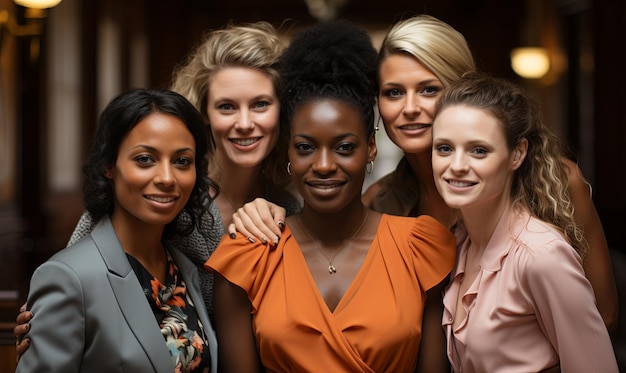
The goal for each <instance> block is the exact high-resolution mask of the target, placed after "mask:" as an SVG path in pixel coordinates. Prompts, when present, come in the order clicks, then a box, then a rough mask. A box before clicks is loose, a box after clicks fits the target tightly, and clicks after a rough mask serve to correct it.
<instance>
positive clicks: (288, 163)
mask: <svg viewBox="0 0 626 373" xmlns="http://www.w3.org/2000/svg"><path fill="white" fill-rule="evenodd" d="M287 173H288V174H289V176H291V162H287Z"/></svg>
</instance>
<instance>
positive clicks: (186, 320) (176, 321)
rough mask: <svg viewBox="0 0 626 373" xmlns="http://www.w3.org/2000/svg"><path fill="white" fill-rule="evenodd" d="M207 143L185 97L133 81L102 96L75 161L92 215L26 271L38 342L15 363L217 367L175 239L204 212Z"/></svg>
mask: <svg viewBox="0 0 626 373" xmlns="http://www.w3.org/2000/svg"><path fill="white" fill-rule="evenodd" d="M207 151H208V142H207V134H206V126H205V125H204V121H203V120H202V117H201V116H200V114H199V113H198V111H197V110H196V109H195V108H194V107H193V105H191V103H189V101H187V100H186V99H185V98H184V97H183V96H181V95H179V94H177V93H174V92H171V91H147V90H141V89H138V90H132V91H129V92H126V93H123V94H121V95H119V96H118V97H116V98H115V99H113V100H112V101H111V103H110V104H109V105H108V106H107V107H106V109H105V110H104V111H103V113H102V115H101V116H100V120H99V123H98V126H97V128H96V132H95V134H94V137H93V142H92V145H91V148H90V151H89V154H88V156H87V159H86V162H85V165H84V167H83V171H84V174H85V181H84V193H85V198H84V200H85V208H86V209H87V211H88V212H89V214H90V216H91V217H92V218H93V219H94V220H95V221H96V222H97V224H96V226H95V227H94V228H93V231H92V232H91V233H90V234H89V235H87V236H86V237H84V238H83V239H81V240H80V241H78V242H77V243H75V244H73V245H70V246H69V247H67V248H65V249H63V250H61V251H59V252H58V253H57V254H55V255H54V256H53V257H52V258H50V259H49V260H48V261H47V262H45V263H44V264H42V265H41V266H40V267H39V268H37V270H36V271H35V272H34V274H33V276H32V279H31V283H30V291H29V295H28V300H27V304H28V307H29V308H30V309H31V310H32V311H33V314H34V316H33V318H32V320H31V321H30V323H31V325H32V327H31V328H30V332H29V335H28V336H29V337H31V338H32V339H33V340H34V341H36V342H34V343H32V345H31V346H30V348H28V350H26V351H25V352H24V354H23V356H22V357H21V359H20V360H19V363H18V365H17V372H43V371H54V372H94V371H101V372H104V371H106V372H112V371H119V370H123V371H132V372H172V371H174V370H176V371H180V372H207V371H208V370H209V369H212V370H213V371H215V369H216V367H217V356H216V354H217V342H216V340H215V334H214V331H213V328H212V326H211V322H210V320H209V317H208V313H207V310H206V307H205V306H204V300H203V297H202V292H201V290H200V282H199V281H198V270H197V268H196V266H194V264H193V263H192V262H191V261H190V260H189V259H188V258H187V257H186V256H185V255H183V254H182V253H181V252H179V251H178V250H177V247H176V245H175V244H173V242H172V239H173V238H175V237H181V236H186V235H189V234H190V233H191V232H192V231H194V230H195V229H198V226H199V225H200V224H202V222H204V221H205V219H209V220H210V219H211V217H210V216H207V214H208V211H207V206H208V205H210V204H211V203H212V197H211V196H210V195H209V193H208V192H209V187H210V186H211V185H212V182H211V181H210V180H209V178H208V177H207V175H206V169H207V161H206V154H207ZM211 367H212V368H211Z"/></svg>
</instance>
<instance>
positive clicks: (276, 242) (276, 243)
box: [274, 237, 280, 246]
mask: <svg viewBox="0 0 626 373" xmlns="http://www.w3.org/2000/svg"><path fill="white" fill-rule="evenodd" d="M278 240H280V237H279V238H277V239H276V240H275V241H274V246H276V245H278Z"/></svg>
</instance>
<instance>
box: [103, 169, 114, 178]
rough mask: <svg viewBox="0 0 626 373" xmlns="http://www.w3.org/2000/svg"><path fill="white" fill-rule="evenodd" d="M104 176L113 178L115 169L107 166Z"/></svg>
mask: <svg viewBox="0 0 626 373" xmlns="http://www.w3.org/2000/svg"><path fill="white" fill-rule="evenodd" d="M104 177H106V178H107V179H112V178H113V171H111V169H110V168H107V169H105V170H104Z"/></svg>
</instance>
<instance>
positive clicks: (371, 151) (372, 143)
mask: <svg viewBox="0 0 626 373" xmlns="http://www.w3.org/2000/svg"><path fill="white" fill-rule="evenodd" d="M367 146H368V148H367V151H368V152H367V161H368V162H373V161H374V159H376V155H377V154H378V148H377V147H376V137H375V136H374V134H372V135H371V136H370V138H369V142H368V144H367Z"/></svg>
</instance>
